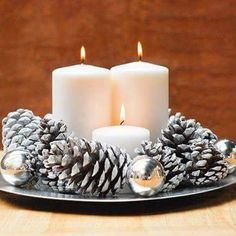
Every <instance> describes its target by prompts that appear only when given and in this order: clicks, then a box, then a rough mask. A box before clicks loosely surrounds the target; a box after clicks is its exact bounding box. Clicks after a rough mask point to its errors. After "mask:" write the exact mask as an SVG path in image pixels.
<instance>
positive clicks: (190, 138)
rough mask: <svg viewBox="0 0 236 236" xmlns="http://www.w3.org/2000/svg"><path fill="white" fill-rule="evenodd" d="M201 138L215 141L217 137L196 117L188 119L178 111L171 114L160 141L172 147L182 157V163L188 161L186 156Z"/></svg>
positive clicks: (210, 141)
mask: <svg viewBox="0 0 236 236" xmlns="http://www.w3.org/2000/svg"><path fill="white" fill-rule="evenodd" d="M199 139H200V140H204V141H205V142H208V143H215V141H216V140H217V137H216V135H215V134H213V133H212V132H211V131H210V130H209V129H205V128H203V127H202V126H201V125H200V123H199V122H196V121H195V120H194V119H186V118H185V117H184V116H182V114H181V113H176V114H175V115H171V116H170V118H169V122H168V126H167V128H165V129H164V130H163V131H162V136H161V138H160V141H161V142H162V144H163V145H164V146H165V147H169V148H172V149H173V151H174V152H175V154H176V156H178V157H180V158H182V163H186V162H187V160H186V159H185V156H186V155H188V153H189V152H191V149H190V146H191V145H192V144H193V143H194V142H197V141H198V140H199Z"/></svg>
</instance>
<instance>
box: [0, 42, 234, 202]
mask: <svg viewBox="0 0 236 236" xmlns="http://www.w3.org/2000/svg"><path fill="white" fill-rule="evenodd" d="M138 57H139V61H138V62H132V63H128V64H124V65H120V66H116V67H113V68H112V69H111V70H110V71H109V70H108V69H105V68H100V67H95V66H91V65H86V64H85V63H84V62H85V49H84V47H82V48H81V64H80V65H74V66H69V67H63V68H59V69H56V70H54V71H53V111H52V115H51V114H48V115H46V116H45V117H43V118H40V117H37V116H35V115H34V114H33V112H32V111H29V110H27V109H18V110H17V111H15V112H11V113H9V114H8V116H7V117H6V118H4V119H3V146H4V150H5V152H6V154H5V156H4V158H3V159H2V161H1V173H2V176H3V178H4V179H5V180H6V181H7V182H8V183H10V184H12V185H15V186H22V187H25V186H27V185H28V184H29V183H30V184H31V186H32V183H35V182H37V184H35V185H34V187H35V186H36V185H37V186H38V188H39V190H41V189H45V187H47V189H48V190H52V191H56V192H61V193H73V194H79V195H81V196H85V197H90V196H95V197H106V196H107V195H109V194H110V195H115V194H116V193H117V192H118V191H120V190H121V189H122V188H123V186H124V185H125V184H126V183H128V185H129V186H130V189H131V190H132V191H133V193H134V194H137V195H139V196H144V197H149V196H153V195H156V194H158V193H160V192H167V191H173V190H174V189H176V188H177V187H181V186H182V187H184V186H185V187H186V186H205V185H210V184H213V183H215V182H217V181H219V180H221V179H223V178H225V177H226V176H227V175H228V174H229V173H232V172H233V171H234V170H235V156H236V154H235V153H236V148H235V144H233V143H232V145H231V146H230V147H231V149H230V151H229V147H228V146H227V145H229V143H230V142H229V141H220V142H217V136H216V135H215V134H214V133H213V132H212V131H211V130H209V129H206V128H204V127H203V126H202V125H201V124H200V123H199V122H197V121H195V120H194V119H187V118H186V117H184V116H183V115H182V114H181V113H176V114H168V69H167V68H166V67H163V66H159V65H154V64H151V63H147V62H142V61H141V59H142V47H141V44H140V43H139V44H138ZM226 147H227V148H226ZM226 150H227V151H226Z"/></svg>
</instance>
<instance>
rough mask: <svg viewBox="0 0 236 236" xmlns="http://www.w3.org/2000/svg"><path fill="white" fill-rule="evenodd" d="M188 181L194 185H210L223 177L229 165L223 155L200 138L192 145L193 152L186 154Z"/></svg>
mask: <svg viewBox="0 0 236 236" xmlns="http://www.w3.org/2000/svg"><path fill="white" fill-rule="evenodd" d="M185 158H186V159H187V160H188V161H187V163H186V181H187V182H189V183H191V184H193V185H208V184H211V183H213V182H216V181H219V180H220V179H223V178H225V177H226V176H227V174H228V166H227V164H226V162H225V161H224V157H223V155H222V154H221V153H220V152H219V151H217V149H216V148H215V147H214V146H213V145H212V144H209V143H207V142H206V141H204V140H203V141H202V140H199V141H198V142H195V143H194V144H193V145H192V146H191V153H189V154H188V155H186V156H185Z"/></svg>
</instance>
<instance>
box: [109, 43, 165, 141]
mask: <svg viewBox="0 0 236 236" xmlns="http://www.w3.org/2000/svg"><path fill="white" fill-rule="evenodd" d="M138 54H139V59H140V61H137V62H132V63H128V64H124V65H120V66H115V67H113V68H111V77H112V82H113V124H117V122H118V120H119V110H120V106H121V104H125V108H126V120H125V121H126V124H127V125H135V126H141V127H145V128H147V129H149V130H150V132H151V140H152V141H156V139H157V138H158V137H160V135H161V129H164V128H165V127H166V125H167V121H168V107H169V105H168V100H169V93H168V86H169V85H168V81H169V79H168V72H169V70H168V68H166V67H163V66H159V65H154V64H151V63H147V62H143V61H141V57H142V48H141V44H138Z"/></svg>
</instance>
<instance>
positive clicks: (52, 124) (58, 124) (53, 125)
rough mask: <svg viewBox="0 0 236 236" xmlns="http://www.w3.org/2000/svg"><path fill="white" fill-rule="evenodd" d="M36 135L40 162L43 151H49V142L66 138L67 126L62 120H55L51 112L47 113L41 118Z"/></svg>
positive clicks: (42, 159)
mask: <svg viewBox="0 0 236 236" xmlns="http://www.w3.org/2000/svg"><path fill="white" fill-rule="evenodd" d="M37 135H38V140H39V141H38V142H37V143H36V152H37V155H38V160H39V161H40V162H42V161H44V158H43V157H44V154H43V152H47V153H48V152H49V150H50V148H51V147H50V143H51V142H53V141H61V140H66V139H67V127H66V125H65V124H64V123H63V122H62V121H55V120H53V119H52V115H51V114H47V115H45V116H44V118H42V119H41V122H40V125H39V129H38V132H37Z"/></svg>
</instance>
